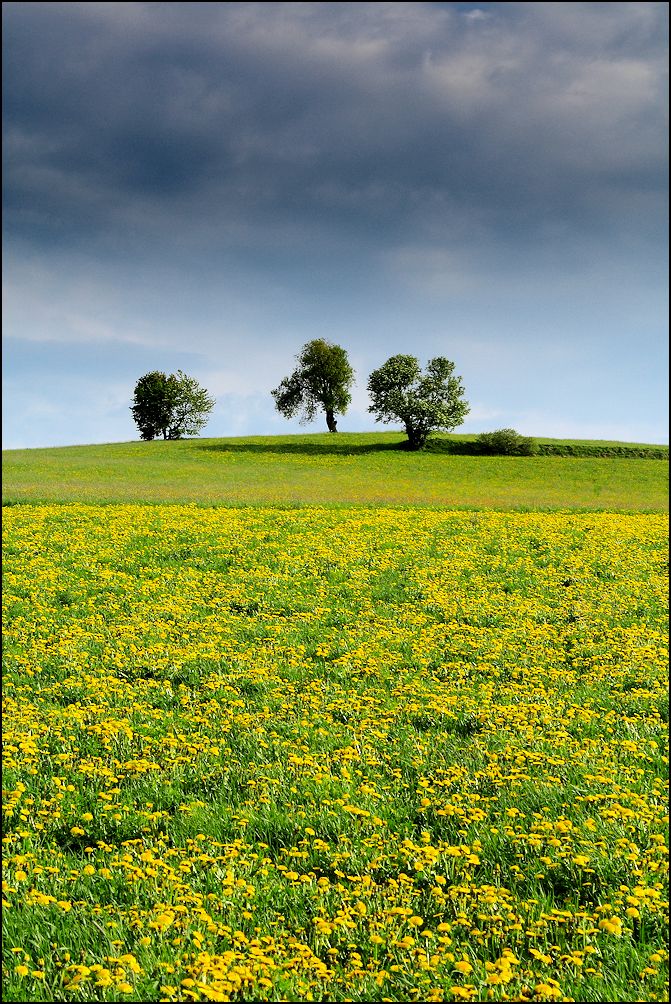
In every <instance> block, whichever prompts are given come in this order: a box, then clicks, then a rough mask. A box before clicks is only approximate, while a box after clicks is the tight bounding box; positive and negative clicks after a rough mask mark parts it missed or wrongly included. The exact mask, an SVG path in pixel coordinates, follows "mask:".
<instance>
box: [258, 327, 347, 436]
mask: <svg viewBox="0 0 671 1004" xmlns="http://www.w3.org/2000/svg"><path fill="white" fill-rule="evenodd" d="M296 359H297V362H298V365H297V367H296V369H295V370H294V371H293V373H292V374H291V376H288V377H285V378H284V380H282V382H281V384H280V385H279V387H276V388H275V390H274V391H272V392H271V393H272V395H273V397H274V399H275V407H276V408H277V410H278V411H279V413H280V414H281V415H283V416H284V417H285V418H292V417H293V416H294V415H297V414H299V413H300V414H301V419H300V421H301V424H302V425H304V424H306V423H307V422H311V421H312V420H313V419H314V417H315V415H316V414H317V412H318V411H319V410H321V409H323V411H324V413H325V415H326V425H327V428H328V430H329V432H337V431H338V429H337V424H336V419H335V416H336V415H338V414H340V415H343V414H344V413H345V412H346V411H347V406H348V405H349V403H350V401H351V400H352V396H351V394H350V393H349V389H350V387H351V386H352V383H353V381H354V370H353V369H352V367H351V366H350V363H349V359H348V358H347V352H346V351H345V349H343V348H341V347H340V346H339V345H332V344H331V343H330V342H327V341H325V340H324V339H323V338H316V339H314V340H313V341H311V342H308V343H307V344H306V345H304V346H303V348H302V350H301V352H300V353H299V355H298V356H297V357H296Z"/></svg>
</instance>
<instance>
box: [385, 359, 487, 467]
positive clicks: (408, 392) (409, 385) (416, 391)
mask: <svg viewBox="0 0 671 1004" xmlns="http://www.w3.org/2000/svg"><path fill="white" fill-rule="evenodd" d="M368 391H369V393H370V395H371V400H372V402H373V403H372V404H371V406H370V408H369V409H368V410H369V411H372V412H374V413H375V417H376V419H377V421H378V422H397V421H399V420H400V421H401V422H403V425H404V427H405V431H406V434H407V436H408V444H409V447H410V449H411V450H419V449H421V448H422V447H423V446H424V444H425V443H426V441H427V439H428V437H429V435H430V434H431V433H432V432H436V431H438V430H442V431H444V432H449V431H451V430H452V429H455V428H456V427H457V426H458V425H461V423H462V422H463V420H464V418H465V417H466V415H467V414H468V412H469V410H470V409H469V407H468V404H467V402H466V401H464V400H463V395H464V389H463V386H462V383H461V377H457V376H454V363H452V362H450V360H449V359H445V357H444V356H436V357H435V358H434V359H431V360H429V363H428V364H427V367H426V371H425V372H424V374H422V372H421V370H420V366H419V361H418V360H417V358H416V357H415V356H406V355H397V356H392V357H391V358H390V359H388V360H387V361H386V363H384V365H382V366H380V368H379V369H376V370H374V371H373V372H372V373H371V375H370V377H369V379H368Z"/></svg>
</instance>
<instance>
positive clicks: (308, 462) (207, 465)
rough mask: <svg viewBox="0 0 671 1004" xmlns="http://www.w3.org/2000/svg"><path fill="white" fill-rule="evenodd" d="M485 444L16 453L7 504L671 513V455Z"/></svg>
mask: <svg viewBox="0 0 671 1004" xmlns="http://www.w3.org/2000/svg"><path fill="white" fill-rule="evenodd" d="M474 440H475V437H474V436H442V437H438V438H437V440H436V441H435V443H434V444H433V446H432V447H431V448H430V449H428V450H426V451H423V452H420V453H412V452H408V451H407V450H406V449H405V448H404V444H405V437H404V436H403V435H402V434H401V433H395V432H389V433H380V432H374V433H339V434H338V435H337V436H332V435H329V434H328V433H322V434H310V435H299V436H295V435H294V436H270V437H260V436H254V437H248V438H229V439H191V440H182V441H177V442H163V441H158V442H151V443H142V442H131V443H112V444H105V445H95V446H68V447H58V448H50V449H31V450H6V451H3V504H5V505H7V504H15V503H21V502H32V503H36V502H50V503H61V502H63V503H67V502H105V503H112V502H145V503H196V504H204V505H256V504H279V505H292V504H301V505H302V504H321V505H340V504H344V505H352V504H363V505H441V506H449V507H451V508H491V509H588V510H610V511H618V510H619V511H641V512H660V511H667V509H668V462H667V460H668V448H665V447H658V446H648V445H646V444H627V443H604V442H594V441H567V440H542V439H540V440H537V443H538V445H539V447H540V452H539V455H536V456H532V457H484V456H475V455H468V453H467V451H468V450H469V449H473V447H474ZM544 447H545V451H544ZM558 453H564V454H568V455H564V456H561V455H557V454H558ZM585 453H595V454H597V455H596V456H585V455H584V454H585ZM604 453H610V454H611V455H606V456H604V455H603V454H604ZM665 453H666V456H667V459H664V454H665ZM547 454H550V455H547ZM552 454H554V455H552ZM598 454H602V455H598ZM646 456H647V457H650V458H651V459H645V460H643V459H642V458H643V457H646Z"/></svg>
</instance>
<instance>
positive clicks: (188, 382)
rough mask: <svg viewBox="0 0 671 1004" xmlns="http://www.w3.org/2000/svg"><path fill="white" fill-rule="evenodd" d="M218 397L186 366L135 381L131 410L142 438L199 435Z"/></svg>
mask: <svg viewBox="0 0 671 1004" xmlns="http://www.w3.org/2000/svg"><path fill="white" fill-rule="evenodd" d="M214 404H215V400H214V398H213V397H211V395H210V394H208V392H207V391H206V390H205V388H204V387H201V386H200V384H199V383H198V381H197V380H196V379H195V378H194V377H190V376H187V374H186V373H184V372H182V370H177V373H171V374H170V375H169V376H166V374H165V373H162V372H160V371H159V370H153V371H152V372H151V373H145V375H144V376H142V377H140V379H139V380H138V381H137V383H136V385H135V391H134V395H133V404H132V406H131V412H132V414H133V419H134V421H135V424H136V425H137V427H138V429H139V430H140V436H141V438H142V439H155V438H156V437H157V436H162V437H163V439H181V438H182V437H183V436H195V435H197V434H198V433H199V432H200V430H201V429H202V428H203V426H205V425H206V424H207V420H208V417H209V415H210V412H211V411H212V409H213V407H214Z"/></svg>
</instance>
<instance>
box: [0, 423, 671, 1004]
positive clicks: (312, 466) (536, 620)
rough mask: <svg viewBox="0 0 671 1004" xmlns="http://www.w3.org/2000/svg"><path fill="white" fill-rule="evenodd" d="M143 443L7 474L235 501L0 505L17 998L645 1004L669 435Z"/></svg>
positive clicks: (656, 832)
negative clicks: (301, 446) (466, 449)
mask: <svg viewBox="0 0 671 1004" xmlns="http://www.w3.org/2000/svg"><path fill="white" fill-rule="evenodd" d="M358 445H359V446H363V445H365V444H364V443H361V442H360V443H359V444H358ZM163 447H166V448H167V449H165V450H164V449H163ZM147 448H149V450H150V451H153V452H152V453H151V456H152V457H154V458H155V466H154V467H152V468H151V469H147V470H145V472H144V474H143V476H142V477H143V479H144V480H142V478H141V479H140V480H139V482H138V483H137V484H134V481H133V476H132V475H129V474H128V471H131V470H137V469H138V468H137V465H136V466H135V467H134V466H133V465H134V464H135V461H134V460H133V459H132V458H133V457H134V456H135V453H134V451H133V450H132V449H131V447H130V444H123V445H120V446H119V447H118V448H111V447H110V448H107V449H108V450H109V451H110V452H111V453H115V451H116V453H115V456H116V457H117V461H118V463H117V467H116V470H117V478H116V480H114V479H113V477H112V475H111V474H109V477H107V476H105V477H102V479H101V480H100V481H99V482H98V479H99V478H100V477H101V474H100V472H101V465H102V467H104V464H103V461H102V460H101V459H100V457H101V456H102V453H100V454H99V455H98V456H97V457H94V452H89V454H88V456H89V458H90V463H91V466H90V468H88V469H87V466H86V463H84V461H83V460H82V456H83V454H82V453H81V452H80V455H79V459H76V458H75V459H72V461H71V462H70V461H69V460H68V459H67V458H68V456H69V457H71V458H74V457H75V453H70V454H68V453H67V451H50V454H51V456H52V466H51V467H50V466H49V463H47V462H46V460H43V459H39V462H38V459H37V458H34V460H33V461H32V463H33V468H34V470H33V473H32V474H31V473H30V471H29V470H28V468H29V466H30V465H29V464H28V462H27V461H26V466H25V468H24V474H23V475H21V474H20V471H19V465H18V463H15V462H14V460H12V463H11V465H10V468H9V471H7V470H6V475H5V476H6V487H7V494H8V496H11V498H12V499H13V500H15V501H16V500H17V499H19V498H23V499H24V501H25V499H26V498H29V497H31V496H32V497H33V502H34V501H35V499H34V495H35V493H38V494H39V493H43V494H44V495H45V496H47V497H50V496H53V495H57V496H58V498H59V501H61V502H62V501H64V500H66V501H67V500H68V499H72V498H74V497H77V496H78V498H79V502H81V501H82V500H84V499H86V500H88V499H89V498H91V497H92V495H93V494H94V492H95V485H96V483H98V492H99V497H101V498H103V499H105V500H106V501H108V502H110V503H111V501H112V499H113V498H118V497H125V496H124V493H126V492H127V493H129V497H133V498H136V497H137V496H138V495H141V496H143V497H142V501H143V502H147V501H149V500H153V501H159V500H162V501H164V502H165V500H166V499H170V498H171V497H172V495H171V493H177V494H178V495H179V494H180V493H181V495H182V497H184V496H187V497H188V496H189V495H190V494H191V495H192V494H194V492H195V491H196V490H197V489H198V484H200V486H201V487H202V485H206V486H207V485H210V486H211V494H208V492H204V498H203V499H202V501H207V502H215V501H216V502H217V503H221V502H222V501H224V500H225V499H227V500H228V502H229V503H230V502H243V501H247V502H249V500H250V495H251V496H252V497H253V492H254V490H256V491H257V497H254V503H255V504H254V505H247V506H244V507H241V506H237V507H236V506H231V505H230V504H229V505H228V506H225V505H221V504H217V505H210V506H209V507H208V506H198V505H169V504H163V505H147V504H143V505H135V504H123V505H115V504H107V505H94V504H89V505H82V504H58V505H57V504H49V505H38V504H22V505H15V506H11V507H8V508H6V509H5V510H4V520H3V554H4V590H3V621H4V634H5V644H4V659H5V683H4V716H5V717H4V720H5V746H4V756H5V767H4V782H3V784H4V788H5V792H4V799H3V801H4V809H3V813H4V837H3V841H4V843H3V846H4V868H5V875H4V885H3V897H4V901H5V907H4V910H3V925H4V937H3V951H4V962H3V981H4V997H5V999H6V1000H9V1001H29V1000H30V1001H54V1000H57V1001H82V1002H85V1001H119V1000H124V999H126V1000H132V1001H158V1000H161V1001H204V1000H214V1001H235V1000H248V1001H252V1000H260V1001H303V1000H305V1001H309V1000H315V1001H327V1000H328V1001H413V1000H418V1001H443V1000H445V1001H460V1000H478V1001H489V1000H493V1001H503V1000H513V1001H609V1000H615V1001H656V1000H665V999H666V998H667V990H668V983H666V980H665V963H666V962H667V961H668V953H667V950H666V946H667V938H666V930H667V927H666V925H667V917H668V898H667V889H668V885H667V826H668V814H667V794H668V783H667V780H666V779H667V767H668V757H667V746H666V732H667V723H668V695H667V687H666V679H667V661H668V659H667V656H668V650H667V646H666V638H667V581H668V547H667V520H666V517H665V516H664V514H663V512H662V510H663V508H664V506H665V498H664V495H663V492H662V475H661V472H660V471H658V470H657V465H659V464H661V462H660V461H656V460H634V461H628V460H616V461H608V460H601V459H599V460H597V459H593V460H589V461H585V460H584V459H582V458H581V459H579V460H578V459H573V458H571V459H564V458H557V457H546V458H501V460H500V461H499V460H498V459H497V458H478V459H477V460H476V458H471V457H447V458H445V457H441V458H439V460H440V461H441V462H442V463H443V465H445V462H446V461H447V463H448V464H450V465H453V466H452V467H451V468H450V473H449V477H448V473H443V474H442V475H440V477H443V478H444V481H439V480H438V479H439V474H438V473H436V469H435V468H433V467H432V466H431V464H432V463H435V461H436V458H435V457H431V456H430V455H421V456H419V457H416V456H409V455H406V454H394V453H393V451H390V452H389V453H388V454H385V453H384V452H382V453H379V451H378V452H377V453H375V455H374V456H373V458H372V459H371V458H370V457H368V458H367V459H368V462H369V464H370V466H369V467H368V472H369V473H368V477H367V478H366V477H364V472H365V470H366V466H365V464H364V463H363V460H366V455H365V452H364V453H363V454H358V455H357V454H355V455H354V457H353V461H352V462H351V463H350V464H349V465H347V471H348V473H347V475H344V474H343V472H342V471H339V470H338V464H339V463H341V458H340V457H338V456H337V455H333V454H323V453H319V452H317V453H316V454H314V456H311V455H309V454H308V455H306V454H305V453H298V454H297V456H298V458H299V459H298V460H297V461H296V459H295V457H294V455H292V454H290V453H288V452H286V451H279V452H278V453H272V452H270V451H268V450H267V449H266V450H265V452H263V453H262V454H261V460H262V464H261V466H262V468H263V472H262V474H261V473H258V474H257V481H256V482H252V483H251V487H250V477H251V473H250V472H251V471H252V466H253V465H252V462H251V460H250V459H249V456H248V454H249V451H247V454H245V452H244V451H239V452H237V453H236V452H235V451H234V450H228V451H223V452H222V451H221V450H217V449H215V450H210V451H209V452H208V449H207V447H206V445H205V444H203V449H202V450H201V451H200V453H197V452H196V447H195V446H194V444H181V443H174V444H135V450H136V451H147ZM104 449H105V448H102V447H100V448H89V450H90V451H94V450H98V451H103V450H104ZM170 450H172V454H170V452H169V451H170ZM124 451H127V453H125V452H124ZM178 451H183V454H179V456H181V457H182V459H183V463H182V461H180V463H177V464H175V461H174V457H175V456H176V454H177V453H178ZM26 452H30V453H31V454H36V453H39V452H44V453H46V451H26ZM121 455H124V456H127V457H128V458H129V459H128V460H127V464H128V467H127V468H124V463H125V461H123V460H121V459H120V456H121ZM147 455H149V454H148V453H147V452H145V453H144V456H145V457H146V456H147ZM170 455H172V457H173V464H174V465H175V466H174V468H173V470H174V471H175V476H174V477H173V478H170V477H167V468H166V469H164V476H163V481H161V477H160V475H159V473H158V472H159V470H160V468H161V463H163V462H165V463H166V464H168V463H169V461H168V459H167V458H168V457H169V456H170ZM306 456H307V458H308V459H307V460H306ZM362 458H363V460H362ZM388 458H389V462H390V463H391V464H392V466H391V467H387V468H386V469H385V468H384V464H383V462H386V461H387V459H388ZM17 460H18V458H17ZM258 460H259V458H258V457H257V462H258ZM490 460H491V462H492V466H488V465H487V461H490ZM504 460H508V461H511V462H512V461H516V463H515V464H512V463H511V464H509V465H507V466H506V465H505V464H503V461H504ZM66 461H67V462H66ZM454 461H457V462H458V463H453V462H454ZM465 461H469V462H471V463H474V462H475V463H477V464H478V465H479V466H478V471H479V475H478V476H477V477H478V479H479V480H477V483H476V474H475V473H473V472H471V473H470V474H463V472H464V471H467V467H462V466H459V465H460V463H461V462H465ZM105 462H106V463H107V464H108V467H107V468H105V469H106V470H108V471H112V470H113V469H114V462H113V461H112V459H109V458H108V460H107V461H105ZM406 462H411V463H412V465H413V466H411V467H405V468H404V467H403V466H402V465H403V464H405V463H406ZM70 463H71V466H70V467H69V466H68V464H70ZM152 463H154V461H152ZM293 463H296V465H297V466H296V468H295V469H294V468H292V464H293ZM497 463H500V464H502V465H503V466H501V467H499V468H497V467H496V466H495V465H496V464H497ZM531 463H533V464H536V465H540V466H536V467H527V468H526V470H527V471H533V472H535V473H534V474H533V476H532V474H529V475H528V479H529V480H528V481H527V483H526V494H525V489H524V485H523V486H522V488H520V479H523V476H524V475H523V473H520V472H523V471H524V470H525V467H524V465H525V464H531ZM180 464H181V466H180ZM199 464H200V465H202V466H201V467H200V468H199V470H200V471H201V472H204V473H201V475H200V477H201V481H200V482H198V483H197V484H196V485H195V486H194V483H193V481H191V482H190V481H189V478H190V477H193V475H191V474H187V473H184V477H183V479H182V474H180V473H178V472H179V471H182V472H186V471H188V470H192V471H193V470H195V469H196V467H197V465H199ZM245 464H246V465H247V466H246V467H245V466H244V465H245ZM543 464H548V465H549V466H547V467H544V466H542V465H543ZM585 464H588V465H589V471H588V469H587V468H586V467H584V466H583V465H585ZM600 464H602V465H605V466H604V467H600V466H599V465H600ZM630 464H631V465H635V468H636V470H635V472H633V473H628V465H630ZM236 465H240V466H236ZM273 465H276V466H273ZM357 465H358V466H357ZM396 465H400V466H396ZM553 465H554V466H553ZM303 467H306V468H307V471H305V470H304V469H303ZM332 469H333V470H335V473H334V474H333V477H334V478H335V479H336V481H334V482H332V483H330V484H326V482H327V479H328V477H329V472H330V471H331V470H332ZM383 469H384V470H386V473H384V474H383V473H380V472H381V471H383ZM37 470H40V471H41V472H42V474H43V481H42V482H41V483H40V484H39V485H38V484H37V482H36V481H35V480H31V478H33V479H34V478H35V477H36V474H35V472H36V471H37ZM215 470H216V473H213V472H214V471H215ZM357 470H359V471H360V473H359V474H355V473H354V474H353V473H352V472H353V471H354V472H356V471H357ZM553 470H554V471H555V474H554V476H552V475H551V474H550V473H548V472H551V471H553ZM87 471H88V473H87ZM272 471H276V472H277V476H276V478H275V480H274V481H273V482H272V484H269V483H268V476H269V472H272ZM287 471H288V472H289V473H288V474H287V473H286V472H287ZM399 471H401V473H399ZM403 471H405V472H407V471H411V472H412V474H411V475H410V474H408V475H407V483H406V482H405V481H404V475H403V473H402V472H403ZM459 471H461V472H462V475H459V474H458V472H459ZM501 471H507V477H505V478H504V476H503V474H502V473H501ZM632 471H633V468H632ZM26 472H27V473H26ZM292 472H293V473H292ZM455 472H457V473H455ZM497 472H498V473H497ZM576 472H579V473H576ZM653 472H655V473H654V474H653ZM460 476H461V477H462V481H460V480H459V478H460ZM450 477H454V479H455V481H451V480H449V478H450ZM285 478H286V479H288V480H289V481H291V485H292V487H291V492H293V494H292V495H291V498H292V501H294V502H295V501H296V500H298V501H300V502H301V503H303V504H302V505H301V506H300V507H299V508H291V507H285V508H282V507H279V506H278V505H277V503H278V501H282V500H284V499H285V498H286V495H285V488H286V485H287V481H286V480H285ZM546 478H547V479H548V484H547V493H546V494H543V489H544V487H545V479H546ZM22 479H23V480H22ZM292 479H293V480H292ZM646 479H648V480H647V481H646ZM336 482H337V483H336ZM325 484H326V486H325ZM477 484H479V485H480V494H479V495H478V493H477ZM255 485H256V489H255ZM297 485H303V487H304V490H303V491H302V492H301V490H299V489H297V488H296V486H297ZM343 485H344V486H345V487H347V486H349V488H347V491H346V492H345V494H346V498H345V499H343V498H342V497H341V494H342V491H343V487H342V486H343ZM455 485H456V487H455ZM597 485H598V486H599V489H600V490H599V491H597V490H596V486H597ZM441 486H443V487H441ZM460 486H461V487H460ZM464 486H466V487H464ZM335 488H337V489H338V491H337V494H336V493H335V490H334V489H335ZM198 490H200V489H198ZM286 491H287V492H288V493H289V488H286ZM133 492H135V493H136V494H134V495H133V494H132V493H133ZM227 492H229V493H230V494H229V495H227V494H226V493H227ZM271 492H272V493H275V494H274V496H273V498H272V501H273V503H274V505H273V506H272V507H271V506H268V505H263V504H262V503H263V500H264V499H265V497H266V493H271ZM318 492H322V493H323V494H324V495H325V496H326V498H327V499H328V502H329V503H333V502H334V501H338V502H342V501H347V500H350V501H351V500H352V496H356V501H365V502H367V503H369V505H368V507H366V506H356V507H355V506H350V507H347V506H334V505H332V504H329V505H308V504H306V503H307V502H308V501H310V499H311V498H312V496H314V495H315V494H316V493H318ZM347 492H349V494H347ZM246 493H247V494H246ZM259 493H260V495H261V498H259V497H258V494H259ZM383 493H385V494H383ZM506 493H507V494H506ZM380 495H383V497H384V498H385V499H387V500H389V498H390V497H392V498H393V499H394V500H395V501H398V500H401V501H404V502H406V503H407V502H408V501H409V499H411V498H413V499H419V501H421V502H423V503H425V504H424V505H423V506H415V507H409V506H406V507H404V508H398V507H397V508H393V507H390V506H382V505H379V504H376V503H378V501H379V497H380ZM359 496H361V497H359ZM436 496H440V498H439V501H444V499H445V498H450V499H452V498H453V497H454V498H458V499H460V500H461V502H460V504H464V505H472V506H477V507H478V508H479V510H480V511H475V510H474V511H468V510H465V509H462V510H460V511H458V510H457V509H456V508H452V509H450V508H446V507H445V505H441V506H440V507H436V506H431V505H429V504H428V503H430V502H431V501H432V500H433V501H435V497H436ZM506 497H507V498H508V499H509V505H508V508H514V507H515V506H517V507H523V506H526V507H529V508H532V507H533V506H534V505H537V504H540V505H542V507H543V508H545V509H550V508H551V507H552V505H553V504H557V502H559V504H560V505H561V506H562V507H566V508H568V507H569V506H570V505H571V502H570V501H569V500H570V499H572V500H573V503H574V505H575V507H576V508H584V509H589V508H598V507H599V506H601V508H602V509H608V508H611V507H612V508H620V509H622V510H635V509H636V508H640V509H649V510H654V509H657V510H658V511H657V512H653V511H650V512H638V513H635V512H625V511H623V512H620V513H616V512H607V511H601V512H594V511H591V512H590V511H583V512H580V511H574V512H569V511H561V512H550V511H535V512H534V511H529V512H522V511H518V512H510V511H509V512H504V511H501V512H495V511H485V510H486V509H487V508H491V507H492V506H494V505H496V504H499V503H500V505H501V507H502V508H503V507H504V503H505V500H506ZM539 499H541V500H542V502H540V503H539V502H538V500H539ZM454 504H456V503H453V505H454Z"/></svg>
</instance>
